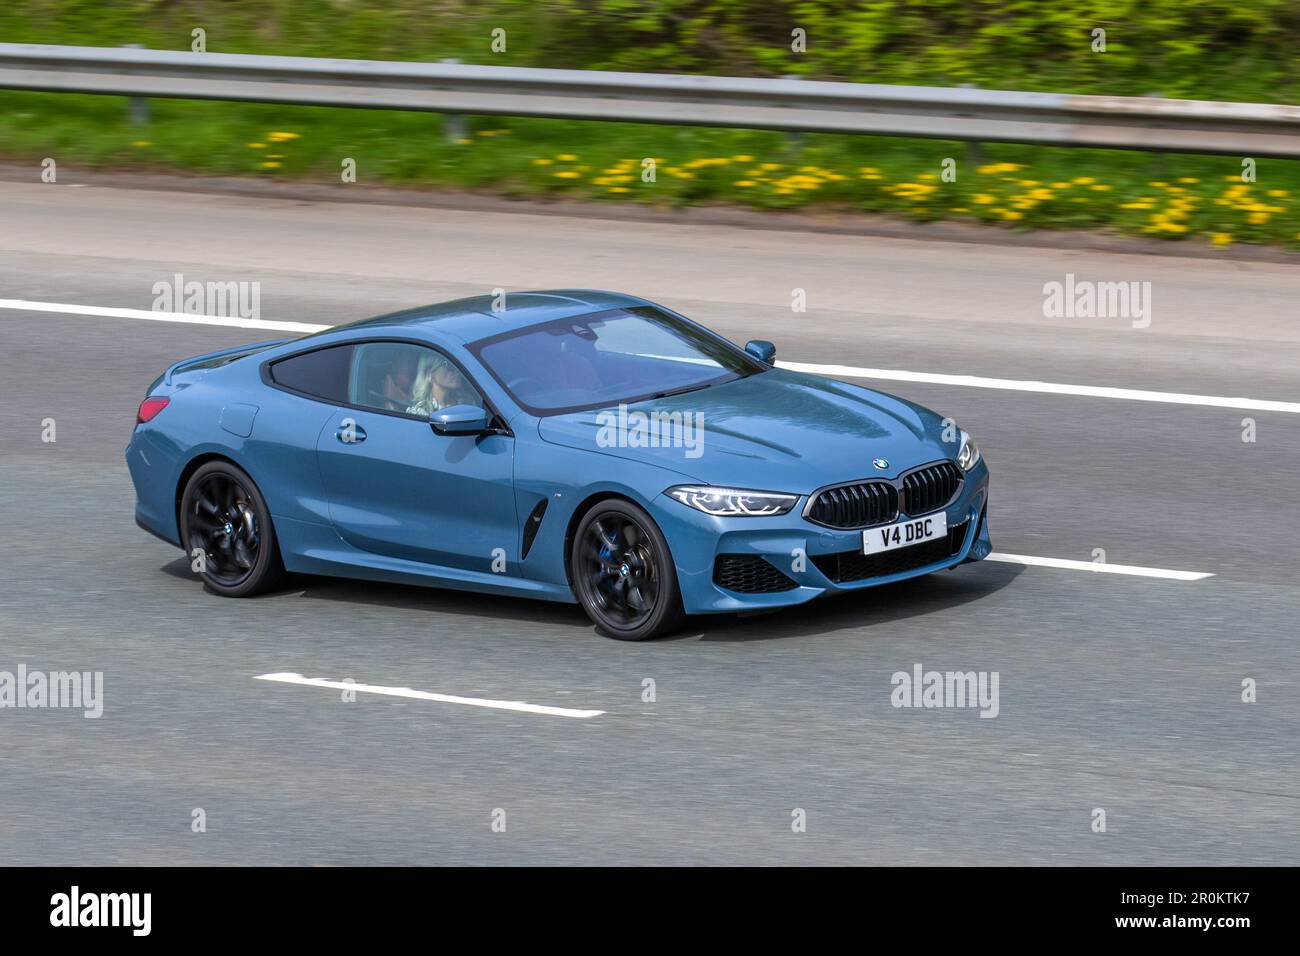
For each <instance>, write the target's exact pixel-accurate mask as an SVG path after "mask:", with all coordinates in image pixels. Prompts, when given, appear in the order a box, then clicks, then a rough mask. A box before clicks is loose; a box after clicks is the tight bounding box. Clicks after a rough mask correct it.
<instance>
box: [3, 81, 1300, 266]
mask: <svg viewBox="0 0 1300 956" xmlns="http://www.w3.org/2000/svg"><path fill="white" fill-rule="evenodd" d="M277 134H290V135H288V136H283V135H277ZM252 144H260V146H254V145H252ZM0 156H3V157H4V158H6V159H7V160H8V161H11V162H13V161H17V162H28V163H31V164H32V175H33V178H34V179H35V178H36V177H37V176H38V175H39V169H40V167H39V164H40V161H41V160H42V159H44V158H46V157H50V158H53V159H55V160H56V162H57V163H59V164H60V166H62V167H63V168H65V169H68V168H77V167H81V168H95V169H110V170H124V169H141V170H151V169H152V170H182V171H188V172H194V173H199V174H204V175H238V176H254V177H265V178H272V179H285V180H291V179H297V180H312V181H318V182H333V183H338V184H339V187H340V189H345V188H347V187H346V186H345V185H344V184H343V183H342V181H341V177H340V172H341V169H342V163H343V161H344V159H347V158H350V159H353V160H355V161H356V167H357V179H358V182H360V183H367V184H373V185H378V184H384V185H398V186H416V187H437V188H444V189H446V188H450V189H461V190H487V191H492V192H494V193H499V194H505V195H512V196H533V197H547V196H552V197H565V198H578V199H589V200H596V201H606V202H640V203H646V204H651V205H657V206H665V207H673V206H683V205H698V204H703V203H728V204H738V205H744V206H750V207H758V208H771V209H791V208H799V207H806V206H816V207H820V208H833V209H839V210H858V211H869V212H884V213H891V214H897V215H901V216H906V217H909V218H914V219H920V220H932V219H958V220H971V221H982V222H991V223H998V224H1002V225H1005V226H1007V227H1009V228H1025V227H1040V228H1060V229H1074V228H1092V229H1095V228H1106V229H1109V230H1112V231H1115V232H1119V233H1124V234H1130V235H1140V236H1154V237H1158V238H1166V239H1198V240H1200V241H1207V240H1208V241H1214V242H1216V243H1218V244H1226V243H1229V242H1231V243H1238V242H1253V243H1272V244H1282V245H1288V246H1295V247H1300V237H1298V236H1297V232H1298V231H1300V215H1297V213H1300V163H1297V162H1289V161H1280V160H1278V161H1273V160H1261V161H1260V162H1259V163H1258V167H1257V177H1258V181H1257V182H1256V183H1254V184H1246V183H1242V182H1241V179H1240V174H1241V160H1240V159H1239V158H1236V157H1207V156H1184V155H1175V154H1162V155H1153V154H1147V153H1131V152H1122V151H1110V150H1078V149H1051V148H1043V147H1021V146H1015V145H1005V144H986V145H984V146H982V147H981V161H980V162H976V161H974V160H973V158H972V157H971V155H970V154H969V152H968V147H967V146H966V145H965V144H962V143H952V142H944V141H937V140H935V141H921V140H898V139H887V138H881V137H852V136H837V135H809V136H802V137H794V136H786V135H783V134H777V133H766V132H757V131H741V130H714V129H696V128H687V127H668V126H643V125H634V124H613V123H580V122H571V121H549V120H524V119H515V118H493V117H472V118H469V119H468V121H467V135H466V136H465V137H464V138H463V139H461V140H458V141H452V140H450V139H449V138H448V137H447V135H446V134H445V131H444V129H443V121H442V118H441V117H439V116H437V115H432V114H424V113H398V112H390V111H374V110H343V109H324V108H310V107H301V108H299V107H284V106H267V105H259V104H235V103H211V102H202V101H179V100H154V101H151V102H150V119H149V121H148V122H147V123H146V124H145V125H142V126H135V125H132V124H131V122H130V121H129V119H128V111H127V105H126V101H125V100H123V99H121V98H117V97H93V96H70V95H58V94H26V93H5V94H0ZM565 157H573V158H565ZM646 158H653V159H655V160H656V164H655V181H654V182H645V181H643V179H642V162H643V160H644V159H646ZM946 158H952V159H954V160H955V161H956V174H957V178H956V181H955V182H944V181H943V179H942V164H943V161H944V160H945V159H946ZM1007 164H1011V165H1014V166H1017V167H1019V168H1015V169H1011V168H1007ZM1188 180H1194V181H1188ZM1157 184H1163V185H1157Z"/></svg>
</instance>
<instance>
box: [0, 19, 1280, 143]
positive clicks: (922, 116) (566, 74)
mask: <svg viewBox="0 0 1300 956" xmlns="http://www.w3.org/2000/svg"><path fill="white" fill-rule="evenodd" d="M0 88H5V89H18V90H39V91H46V92H63V93H98V94H109V95H118V96H130V97H176V98H182V99H213V100H244V101H252V102H263V103H295V104H303V105H311V106H345V107H363V108H370V109H394V110H426V111H430V112H437V113H453V114H455V113H473V114H498V115H509V116H540V117H551V118H562V119H582V120H606V121H627V122H638V123H667V124H673V125H695V126H715V127H735V128H752V129H769V130H783V131H791V132H823V133H858V134H875V135H886V136H905V137H924V138H932V139H949V140H967V141H988V142H1018V143H1034V144H1038V145H1044V146H1086V147H1100V148H1111V149H1140V150H1153V151H1162V152H1188V153H1223V154H1231V155H1239V156H1252V157H1254V156H1272V157H1287V158H1300V107H1297V106H1278V105H1266V104H1253V103H1218V102H1210V101H1202V100H1169V99H1158V98H1145V97H1123V96H1073V95H1068V94H1063V93H1018V92H1012V91H1003V90H980V89H948V88H941V87H923V86H881V85H873V84H865V83H827V82H821V81H812V80H776V79H746V78H735V77H714V76H678V75H661V74H647V73H603V72H595V71H588V70H545V69H527V68H519V67H500V66H471V65H464V64H452V63H409V62H385V61H376V60H329V59H316V58H310V57H287V56H249V55H244V54H234V53H189V52H176V51H168V50H140V49H121V48H103V47H69V46H32V45H24V44H16V43H0Z"/></svg>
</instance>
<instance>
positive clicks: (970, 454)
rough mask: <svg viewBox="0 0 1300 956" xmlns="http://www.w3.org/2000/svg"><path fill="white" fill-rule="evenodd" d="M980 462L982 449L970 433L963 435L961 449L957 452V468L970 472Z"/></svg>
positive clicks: (963, 433)
mask: <svg viewBox="0 0 1300 956" xmlns="http://www.w3.org/2000/svg"><path fill="white" fill-rule="evenodd" d="M979 460H980V449H979V446H978V445H976V444H975V439H973V438H971V437H970V433H969V432H962V433H961V449H960V450H959V451H958V452H957V467H959V468H960V469H961V470H962V471H970V470H971V469H972V468H974V467H975V465H976V464H977V463H978V462H979Z"/></svg>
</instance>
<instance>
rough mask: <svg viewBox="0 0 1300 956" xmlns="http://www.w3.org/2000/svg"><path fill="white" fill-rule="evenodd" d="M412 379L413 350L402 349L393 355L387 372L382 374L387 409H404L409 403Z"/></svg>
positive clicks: (413, 365) (413, 369) (413, 368)
mask: <svg viewBox="0 0 1300 956" xmlns="http://www.w3.org/2000/svg"><path fill="white" fill-rule="evenodd" d="M414 380H415V352H414V351H413V350H412V349H402V350H401V351H399V352H398V353H397V354H396V355H394V356H393V362H392V364H391V365H389V366H388V374H387V375H385V376H384V402H385V403H386V405H387V407H388V410H389V411H393V412H401V411H405V410H406V407H407V406H408V405H409V404H410V403H411V398H412V394H411V391H412V390H411V384H412V382H414Z"/></svg>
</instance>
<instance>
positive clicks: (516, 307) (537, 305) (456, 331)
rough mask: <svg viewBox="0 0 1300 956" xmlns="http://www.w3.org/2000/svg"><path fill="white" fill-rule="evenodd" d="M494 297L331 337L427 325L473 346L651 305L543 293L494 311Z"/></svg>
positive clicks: (516, 295)
mask: <svg viewBox="0 0 1300 956" xmlns="http://www.w3.org/2000/svg"><path fill="white" fill-rule="evenodd" d="M497 298H498V297H497V296H495V295H476V296H471V297H469V298H466V299H456V300H454V301H451V302H442V303H438V304H435V305H424V306H418V307H416V308H413V309H405V310H403V311H401V312H392V313H389V314H388V315H377V316H375V317H374V318H372V319H362V320H361V321H359V322H352V323H350V324H348V325H340V326H335V327H334V328H333V329H331V331H333V332H342V331H349V332H351V331H374V330H377V329H380V328H387V329H391V328H402V327H406V328H410V327H412V326H425V325H428V326H430V327H431V329H434V330H436V331H437V332H439V333H443V334H446V335H451V336H454V337H456V338H459V339H460V340H461V341H463V342H473V341H475V340H477V339H482V338H487V337H488V336H491V335H497V334H500V333H501V332H513V331H515V330H517V329H524V328H528V327H529V326H532V325H539V324H541V323H543V322H550V321H553V320H555V319H567V318H571V317H573V316H576V315H587V314H589V313H592V312H603V311H605V310H607V309H618V308H626V307H628V306H638V305H640V306H644V305H652V304H653V303H651V302H648V301H647V300H645V299H642V298H639V297H638V296H634V295H627V294H625V293H622V292H605V291H602V290H599V289H547V290H543V291H538V292H507V293H506V294H505V296H504V299H505V301H504V308H501V309H499V310H496V311H494V310H493V303H494V302H496V301H497Z"/></svg>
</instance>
